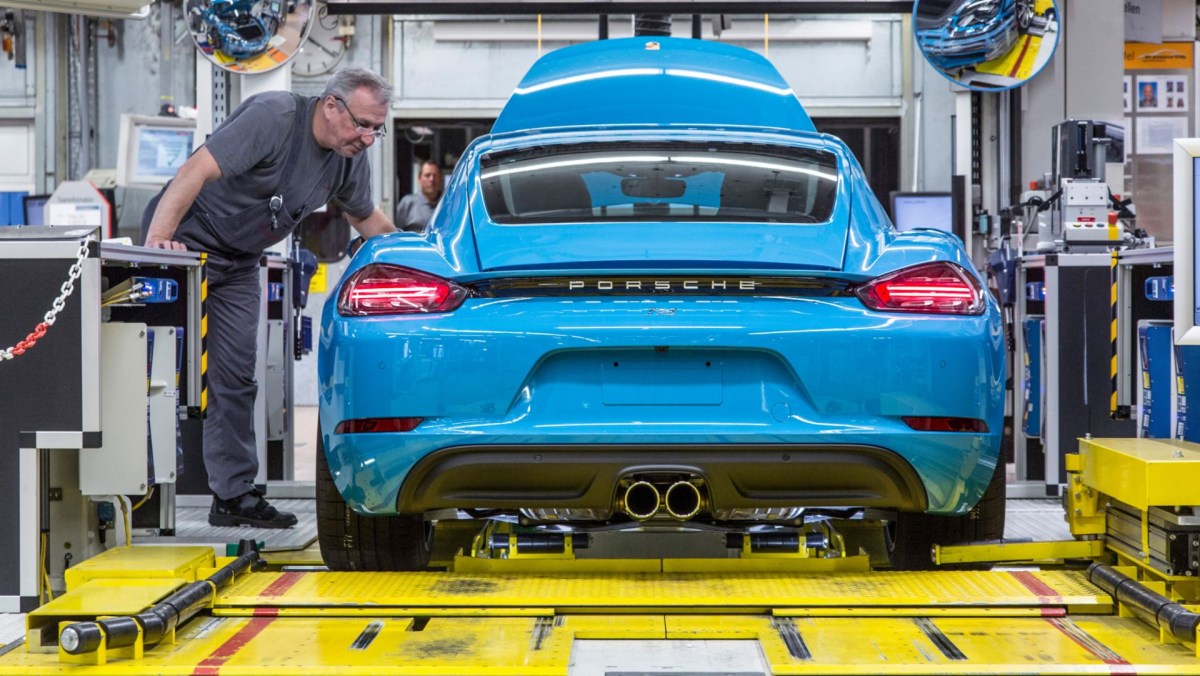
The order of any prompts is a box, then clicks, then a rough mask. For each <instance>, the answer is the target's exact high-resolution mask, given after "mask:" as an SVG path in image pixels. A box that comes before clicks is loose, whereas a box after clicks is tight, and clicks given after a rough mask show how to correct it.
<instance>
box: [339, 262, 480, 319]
mask: <svg viewBox="0 0 1200 676" xmlns="http://www.w3.org/2000/svg"><path fill="white" fill-rule="evenodd" d="M469 295H470V292H469V291H468V290H467V289H465V288H463V287H461V286H459V285H457V284H455V283H454V282H451V281H449V280H445V279H442V278H441V277H435V276H434V275H430V274H426V273H424V272H417V271H416V270H410V269H408V268H402V267H400V266H398V265H386V264H383V263H372V264H371V265H368V266H366V267H364V268H363V269H361V270H359V271H358V272H356V273H354V274H353V275H351V276H350V278H349V279H347V280H346V283H345V285H343V286H342V292H341V295H339V296H338V313H339V314H342V315H407V314H418V313H425V312H451V311H453V310H455V309H457V308H458V306H459V305H462V302H463V300H465V299H466V298H467V296H469Z"/></svg>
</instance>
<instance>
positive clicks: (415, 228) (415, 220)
mask: <svg viewBox="0 0 1200 676" xmlns="http://www.w3.org/2000/svg"><path fill="white" fill-rule="evenodd" d="M435 207H437V202H430V201H429V200H427V199H425V195H424V194H422V193H419V192H417V193H413V194H411V195H405V196H404V197H402V198H400V203H399V204H397V205H396V218H395V219H394V220H395V222H396V227H397V228H400V229H401V230H407V231H409V232H424V231H425V227H426V226H427V225H429V219H430V218H433V210H434V208H435Z"/></svg>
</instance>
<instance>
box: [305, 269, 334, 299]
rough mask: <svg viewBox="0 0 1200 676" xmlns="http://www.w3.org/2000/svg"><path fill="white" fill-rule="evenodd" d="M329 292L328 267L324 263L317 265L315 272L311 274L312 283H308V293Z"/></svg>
mask: <svg viewBox="0 0 1200 676" xmlns="http://www.w3.org/2000/svg"><path fill="white" fill-rule="evenodd" d="M328 290H329V266H328V265H326V264H324V263H317V270H316V272H314V273H313V276H312V281H310V282H309V283H308V292H309V293H325V292H326V291H328Z"/></svg>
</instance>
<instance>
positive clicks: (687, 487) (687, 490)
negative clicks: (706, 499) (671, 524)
mask: <svg viewBox="0 0 1200 676" xmlns="http://www.w3.org/2000/svg"><path fill="white" fill-rule="evenodd" d="M701 503H702V498H701V497H700V489H699V488H697V487H696V484H694V483H692V482H690V481H676V482H675V483H673V484H671V486H670V487H669V488H667V492H666V494H665V495H664V496H663V504H664V505H665V506H666V508H667V514H670V515H671V518H672V519H678V520H679V521H687V520H688V519H690V518H692V517H693V516H696V515H697V514H699V513H700V506H701Z"/></svg>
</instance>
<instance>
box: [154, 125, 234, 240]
mask: <svg viewBox="0 0 1200 676" xmlns="http://www.w3.org/2000/svg"><path fill="white" fill-rule="evenodd" d="M218 178H221V167H219V166H217V161H216V160H214V159H213V156H212V154H210V153H209V152H208V149H207V148H205V147H204V146H201V147H200V149H199V150H197V151H196V152H195V153H194V154H193V155H192V156H191V157H189V158H188V159H187V161H186V162H184V163H183V166H182V167H180V168H179V173H178V174H176V175H175V178H174V179H173V180H172V181H171V185H170V186H168V187H167V190H166V192H164V193H163V196H162V199H160V200H159V201H158V207H157V208H155V210H154V217H153V218H152V219H151V221H150V228H149V229H148V230H147V231H146V241H145V242H143V245H144V246H148V247H150V248H151V249H178V250H181V251H182V250H183V249H185V248H187V247H185V246H184V245H183V243H182V242H176V241H174V240H172V239H171V237H173V236H174V235H175V229H176V228H178V227H179V221H180V220H182V219H183V215H184V214H186V213H187V210H188V208H190V207H191V206H192V202H195V201H196V196H197V195H199V194H200V189H201V188H203V187H204V186H205V185H206V184H208V183H211V182H213V181H215V180H217V179H218Z"/></svg>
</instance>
